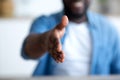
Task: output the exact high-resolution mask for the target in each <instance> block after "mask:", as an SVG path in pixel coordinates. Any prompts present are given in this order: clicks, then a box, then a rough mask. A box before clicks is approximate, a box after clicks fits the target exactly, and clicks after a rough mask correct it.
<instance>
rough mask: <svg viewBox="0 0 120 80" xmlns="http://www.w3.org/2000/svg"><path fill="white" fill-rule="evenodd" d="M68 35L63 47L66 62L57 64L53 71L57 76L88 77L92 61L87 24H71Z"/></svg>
mask: <svg viewBox="0 0 120 80" xmlns="http://www.w3.org/2000/svg"><path fill="white" fill-rule="evenodd" d="M66 32H67V35H66V37H65V41H64V44H63V45H62V47H63V51H64V53H65V61H64V62H63V63H59V64H56V67H55V68H54V70H53V74H55V75H68V76H83V75H88V74H89V70H90V66H91V65H90V60H91V36H90V32H89V29H88V26H87V22H84V23H80V24H77V23H73V22H70V23H69V25H68V27H67V30H66Z"/></svg>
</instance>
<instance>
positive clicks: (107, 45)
mask: <svg viewBox="0 0 120 80" xmlns="http://www.w3.org/2000/svg"><path fill="white" fill-rule="evenodd" d="M62 16H63V12H60V13H56V14H53V15H50V16H41V17H39V18H37V19H36V20H35V21H34V22H33V24H32V27H31V29H30V33H44V32H46V31H48V30H51V29H53V28H54V27H55V26H56V25H57V24H58V23H59V22H60V21H61V18H62ZM87 18H88V28H89V30H90V35H91V38H92V60H91V67H90V75H109V74H119V73H120V49H119V48H120V44H119V37H118V33H117V30H115V28H114V27H113V26H112V25H111V24H110V22H109V21H108V20H107V19H105V18H104V16H101V15H99V14H96V13H93V12H91V11H88V12H87ZM66 34H67V32H66V33H65V35H64V36H63V38H62V39H61V42H62V44H63V43H64V39H65V36H66ZM24 45H25V41H24V44H23V47H22V53H21V55H22V57H23V58H25V59H30V58H29V57H28V56H27V55H26V53H25V52H24ZM38 61H39V63H38V65H37V67H36V69H35V71H34V73H33V76H42V75H52V74H51V72H52V69H53V68H54V67H53V66H52V62H53V59H52V58H51V56H50V55H49V54H48V53H46V54H45V55H43V56H42V57H41V58H40V59H38Z"/></svg>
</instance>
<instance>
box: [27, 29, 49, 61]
mask: <svg viewBox="0 0 120 80" xmlns="http://www.w3.org/2000/svg"><path fill="white" fill-rule="evenodd" d="M48 35H49V31H48V32H45V33H43V34H30V35H29V36H28V37H27V39H26V45H25V53H26V55H28V56H29V57H30V58H32V59H37V58H39V57H41V56H42V55H43V54H44V53H45V52H46V51H47V38H48Z"/></svg>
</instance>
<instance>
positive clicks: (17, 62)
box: [0, 0, 120, 77]
mask: <svg viewBox="0 0 120 80" xmlns="http://www.w3.org/2000/svg"><path fill="white" fill-rule="evenodd" d="M14 2H15V11H14V14H15V16H16V17H17V18H11V19H0V76H2V77H4V76H5V77H12V76H13V77H14V76H28V77H29V76H31V74H32V72H33V71H34V69H35V67H36V64H37V61H32V60H24V59H22V57H21V56H20V49H21V45H22V42H23V40H24V38H25V37H26V35H27V34H28V32H29V28H30V25H31V23H32V21H33V20H34V19H35V18H36V17H38V16H40V15H43V14H45V15H50V14H51V13H56V12H58V11H61V10H62V3H61V0H52V1H51V0H14ZM92 9H94V10H96V11H97V3H96V2H93V6H92ZM22 16H31V17H30V18H25V17H22ZM109 18H110V20H111V21H112V22H113V24H115V25H116V26H117V27H116V28H117V29H118V31H120V28H119V27H120V24H119V22H120V17H114V16H110V17H109Z"/></svg>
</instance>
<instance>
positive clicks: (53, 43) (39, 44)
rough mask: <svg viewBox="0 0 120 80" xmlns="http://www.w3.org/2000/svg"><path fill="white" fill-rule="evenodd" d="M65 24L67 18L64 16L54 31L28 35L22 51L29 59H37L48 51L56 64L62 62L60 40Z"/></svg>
mask: <svg viewBox="0 0 120 80" xmlns="http://www.w3.org/2000/svg"><path fill="white" fill-rule="evenodd" d="M67 24H68V18H67V16H64V17H63V18H62V21H61V23H60V24H58V25H57V26H56V27H55V28H54V29H52V30H50V31H47V32H44V33H42V34H30V35H29V36H28V37H27V39H26V43H25V45H24V46H25V47H24V49H23V50H24V52H25V53H26V55H27V56H29V57H30V58H31V59H37V58H39V57H41V56H42V55H43V54H45V52H46V51H48V52H49V53H50V55H51V56H52V57H53V58H54V60H55V61H56V62H63V61H64V53H63V51H62V46H61V42H60V39H61V38H62V36H63V35H64V32H65V27H66V25H67Z"/></svg>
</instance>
